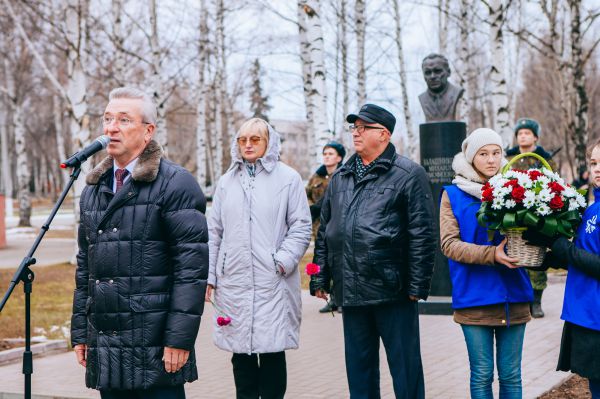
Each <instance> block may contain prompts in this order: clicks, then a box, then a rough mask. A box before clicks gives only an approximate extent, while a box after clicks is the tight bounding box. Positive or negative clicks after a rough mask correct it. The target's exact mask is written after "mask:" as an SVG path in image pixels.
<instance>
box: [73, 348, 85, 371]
mask: <svg viewBox="0 0 600 399" xmlns="http://www.w3.org/2000/svg"><path fill="white" fill-rule="evenodd" d="M73 349H74V350H75V355H76V356H77V363H79V364H81V365H82V366H83V367H85V366H86V365H87V362H86V359H87V345H86V344H79V345H75V346H74V347H73Z"/></svg>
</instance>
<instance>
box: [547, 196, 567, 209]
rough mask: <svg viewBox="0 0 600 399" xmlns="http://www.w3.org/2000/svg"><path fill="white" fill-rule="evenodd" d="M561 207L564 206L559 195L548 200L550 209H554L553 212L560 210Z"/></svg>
mask: <svg viewBox="0 0 600 399" xmlns="http://www.w3.org/2000/svg"><path fill="white" fill-rule="evenodd" d="M563 206H565V203H564V202H563V200H562V198H561V197H560V195H555V196H554V198H552V199H551V200H550V208H551V209H554V210H555V211H556V210H559V209H562V207H563Z"/></svg>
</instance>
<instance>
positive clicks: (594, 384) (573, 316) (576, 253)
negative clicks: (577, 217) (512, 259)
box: [523, 141, 600, 399]
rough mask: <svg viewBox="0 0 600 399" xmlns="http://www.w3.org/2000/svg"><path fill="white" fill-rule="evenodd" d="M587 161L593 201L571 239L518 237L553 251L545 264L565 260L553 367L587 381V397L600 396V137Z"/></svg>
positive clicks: (536, 236) (530, 234)
mask: <svg viewBox="0 0 600 399" xmlns="http://www.w3.org/2000/svg"><path fill="white" fill-rule="evenodd" d="M588 160H589V164H590V175H591V179H592V183H593V185H594V203H593V204H592V205H590V206H589V207H588V208H587V210H586V211H585V213H584V214H583V220H582V222H581V225H579V229H578V230H577V235H576V238H575V240H574V241H573V242H571V241H569V240H568V239H566V238H565V237H560V238H558V237H552V238H548V237H544V236H542V235H540V234H537V233H535V232H532V231H531V232H527V233H525V235H524V236H523V237H524V238H525V239H526V240H528V242H529V243H530V244H533V245H541V246H547V247H548V248H550V249H551V250H552V252H551V253H550V254H549V255H550V256H549V257H548V261H547V262H545V263H547V264H552V265H555V264H568V270H569V272H568V275H567V283H566V286H565V298H564V302H563V310H562V315H561V319H563V320H564V321H565V326H564V329H563V336H562V341H561V346H560V356H559V359H558V366H557V370H562V371H572V372H574V373H577V374H579V375H580V376H582V377H585V378H587V379H589V382H590V391H591V393H592V398H593V399H600V141H598V142H597V143H596V144H595V145H593V146H592V147H591V150H590V151H588Z"/></svg>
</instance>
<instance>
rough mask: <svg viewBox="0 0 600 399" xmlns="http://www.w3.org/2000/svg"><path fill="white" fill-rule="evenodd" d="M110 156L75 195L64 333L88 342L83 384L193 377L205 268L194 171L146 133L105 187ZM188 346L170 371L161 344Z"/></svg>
mask: <svg viewBox="0 0 600 399" xmlns="http://www.w3.org/2000/svg"><path fill="white" fill-rule="evenodd" d="M112 167H113V160H112V158H110V157H108V158H106V159H105V160H104V161H102V162H101V163H100V164H99V165H98V166H97V167H96V168H95V169H94V170H93V171H92V172H91V173H90V174H89V175H88V176H87V180H86V181H87V183H88V186H86V187H85V189H84V190H83V193H82V196H81V202H80V205H81V223H80V227H79V237H78V241H79V253H78V255H77V272H76V289H75V294H74V298H73V317H72V321H71V341H72V344H73V345H77V344H87V346H88V354H87V369H86V385H87V386H88V387H90V388H96V389H148V388H151V387H155V386H170V385H180V384H183V383H185V382H186V381H194V380H195V379H197V378H198V372H197V369H196V360H195V356H194V342H195V340H196V336H197V334H198V329H199V327H200V317H201V315H202V311H203V309H204V292H205V290H206V278H207V276H208V245H207V241H208V230H207V226H206V219H205V217H204V211H205V208H206V201H205V198H204V195H203V194H202V191H201V190H200V187H199V186H198V184H197V183H196V181H195V179H194V178H193V176H192V175H191V174H190V173H189V172H188V171H186V170H185V169H183V168H182V167H180V166H178V165H175V164H173V163H172V162H169V161H167V160H165V159H162V150H161V148H160V146H159V145H158V144H157V143H156V142H154V141H151V142H150V143H149V144H148V146H147V147H146V149H145V150H144V152H143V153H142V154H141V155H140V157H139V158H138V162H137V164H136V165H135V168H134V170H133V172H132V175H131V178H130V179H129V180H128V181H126V182H125V184H124V185H123V188H122V189H121V190H120V191H119V192H118V193H117V194H113V191H112V181H113V169H112ZM165 346H168V347H172V348H177V349H185V350H190V351H191V353H190V357H189V360H188V362H187V363H186V364H185V365H184V367H183V368H182V369H181V370H180V371H178V372H177V373H172V374H169V373H167V372H166V371H165V369H164V365H163V362H162V360H161V359H162V355H163V350H164V347H165Z"/></svg>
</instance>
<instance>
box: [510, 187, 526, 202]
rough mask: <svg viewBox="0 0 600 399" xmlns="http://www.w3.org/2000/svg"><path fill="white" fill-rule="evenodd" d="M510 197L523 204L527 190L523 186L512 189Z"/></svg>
mask: <svg viewBox="0 0 600 399" xmlns="http://www.w3.org/2000/svg"><path fill="white" fill-rule="evenodd" d="M510 195H511V196H512V198H513V199H514V200H515V202H517V203H521V202H523V200H524V199H525V189H524V188H523V187H521V186H516V187H514V188H513V189H512V191H511V193H510Z"/></svg>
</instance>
